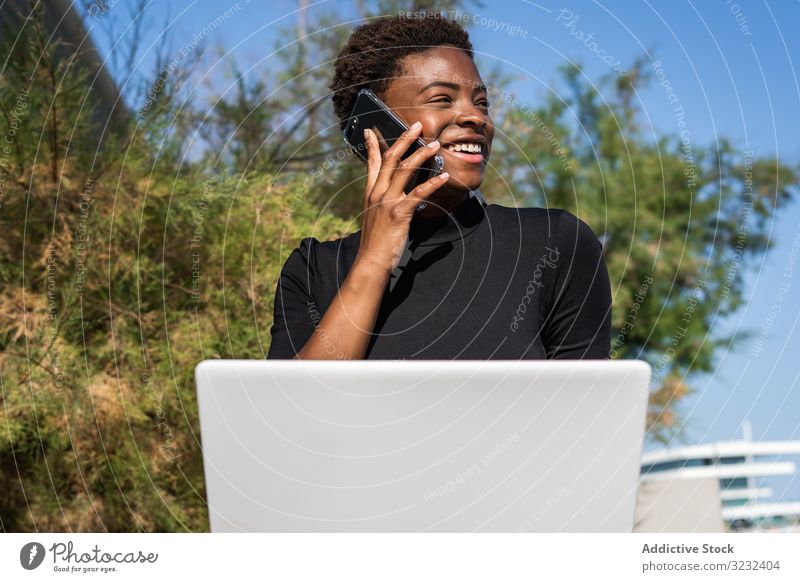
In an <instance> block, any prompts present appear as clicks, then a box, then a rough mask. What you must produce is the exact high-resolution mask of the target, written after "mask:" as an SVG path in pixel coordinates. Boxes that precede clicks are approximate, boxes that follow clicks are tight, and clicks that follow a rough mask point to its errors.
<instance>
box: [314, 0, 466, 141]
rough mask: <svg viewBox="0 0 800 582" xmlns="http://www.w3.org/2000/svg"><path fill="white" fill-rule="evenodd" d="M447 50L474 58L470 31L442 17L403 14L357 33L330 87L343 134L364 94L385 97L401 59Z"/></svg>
mask: <svg viewBox="0 0 800 582" xmlns="http://www.w3.org/2000/svg"><path fill="white" fill-rule="evenodd" d="M444 45H450V46H453V47H455V48H459V49H461V50H463V51H464V52H466V53H467V54H468V55H469V57H470V58H473V54H472V43H471V42H470V41H469V35H468V34H467V31H465V30H464V29H463V28H461V26H459V25H458V24H457V23H456V22H453V21H452V20H448V19H447V18H445V17H444V16H443V15H442V14H441V13H438V12H407V13H400V14H399V15H398V16H385V17H382V18H378V19H376V20H373V21H372V22H369V23H367V24H364V25H361V26H359V27H357V28H356V29H355V30H354V31H353V33H352V34H351V35H350V38H349V39H348V40H347V44H345V45H344V47H343V48H342V50H341V51H340V52H339V56H338V57H337V59H336V63H335V65H334V69H335V73H334V76H333V80H332V81H331V84H330V85H329V88H330V89H331V91H333V109H334V111H335V112H336V115H337V116H338V117H339V120H340V125H341V128H342V130H344V128H345V126H346V125H347V120H348V118H349V117H350V113H351V112H352V110H353V105H354V104H355V101H356V94H357V93H358V92H359V91H360V90H361V89H363V88H365V87H366V88H369V89H372V91H373V92H374V93H375V94H376V95H378V96H379V97H382V96H383V94H384V91H385V90H386V89H387V88H388V86H389V82H390V81H391V80H392V79H393V78H395V77H397V76H398V75H400V73H401V66H400V59H402V58H403V57H406V56H408V55H411V54H415V53H423V52H425V51H429V50H431V49H433V48H436V47H438V46H444Z"/></svg>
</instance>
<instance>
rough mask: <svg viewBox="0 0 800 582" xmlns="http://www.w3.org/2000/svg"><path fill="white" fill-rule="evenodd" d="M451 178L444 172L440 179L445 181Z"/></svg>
mask: <svg viewBox="0 0 800 582" xmlns="http://www.w3.org/2000/svg"><path fill="white" fill-rule="evenodd" d="M449 177H450V174H448V173H447V172H442V173H441V174H439V179H440V180H443V181H444V180H447V179H448V178H449Z"/></svg>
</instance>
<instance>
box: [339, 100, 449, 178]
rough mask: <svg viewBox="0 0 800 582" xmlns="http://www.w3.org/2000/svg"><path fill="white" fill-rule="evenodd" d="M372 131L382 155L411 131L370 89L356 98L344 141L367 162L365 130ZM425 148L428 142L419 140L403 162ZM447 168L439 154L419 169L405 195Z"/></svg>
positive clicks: (404, 155) (411, 146)
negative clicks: (407, 131) (405, 133)
mask: <svg viewBox="0 0 800 582" xmlns="http://www.w3.org/2000/svg"><path fill="white" fill-rule="evenodd" d="M366 127H368V128H370V129H371V130H372V131H373V132H374V133H375V136H376V137H377V138H378V144H379V145H380V148H381V153H383V152H384V151H386V150H387V149H389V148H390V147H392V144H394V142H395V141H397V139H398V138H399V137H400V136H401V135H402V134H403V132H404V131H406V130H407V129H408V126H407V125H406V124H405V123H403V120H402V119H400V118H399V117H398V116H397V115H395V113H394V112H393V111H392V110H391V109H389V107H388V106H387V105H386V104H385V103H384V102H383V101H381V100H380V99H379V98H378V96H377V95H375V93H373V92H372V91H371V90H369V89H361V90H360V91H359V92H358V94H357V95H356V103H355V105H354V106H353V111H352V113H351V114H350V118H349V119H348V121H347V125H346V126H345V129H344V141H346V142H347V143H348V144H350V147H352V148H353V151H355V153H356V154H358V155H359V156H360V157H361V159H363V160H365V161H366V159H367V145H366V143H365V141H364V128H366ZM422 147H425V142H424V141H422V139H420V138H417V140H416V142H414V143H412V144H411V145H409V146H408V149H407V150H406V152H405V153H404V154H403V157H402V159H406V158H407V157H408V156H410V155H411V154H413V153H414V152H415V151H417V149H418V148H422ZM443 168H444V159H443V158H442V156H441V155H440V154H436V155H435V156H433V158H430V159H429V160H427V161H426V162H425V163H424V164H423V165H422V167H420V169H418V170H417V171H416V172H414V174H413V175H412V176H411V179H410V180H409V181H408V184H407V185H406V188H405V191H406V193H408V192H411V191H412V190H413V189H414V188H416V187H417V186H418V185H419V184H422V183H424V182H426V181H428V180H430V179H431V178H433V177H434V176H437V175H439V174H441V172H442V169H443Z"/></svg>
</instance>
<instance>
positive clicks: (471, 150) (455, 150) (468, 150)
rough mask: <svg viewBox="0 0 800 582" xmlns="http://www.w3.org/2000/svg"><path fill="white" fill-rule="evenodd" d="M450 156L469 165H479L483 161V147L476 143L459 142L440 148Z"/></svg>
mask: <svg viewBox="0 0 800 582" xmlns="http://www.w3.org/2000/svg"><path fill="white" fill-rule="evenodd" d="M442 149H443V150H444V151H446V152H447V153H448V154H450V155H451V156H453V157H455V158H458V159H460V160H463V161H465V162H467V163H470V164H480V163H483V161H484V157H483V154H484V145H483V144H481V143H477V142H469V141H465V142H459V143H455V144H449V145H446V146H444V147H443V148H442Z"/></svg>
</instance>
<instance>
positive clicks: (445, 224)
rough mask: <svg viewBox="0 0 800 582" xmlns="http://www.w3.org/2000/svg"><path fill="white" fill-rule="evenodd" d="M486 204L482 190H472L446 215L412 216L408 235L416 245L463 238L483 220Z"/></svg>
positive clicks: (434, 243) (435, 243) (427, 244)
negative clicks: (430, 216)
mask: <svg viewBox="0 0 800 582" xmlns="http://www.w3.org/2000/svg"><path fill="white" fill-rule="evenodd" d="M485 206H486V201H485V199H484V197H483V194H481V192H480V190H470V192H469V195H468V196H465V197H464V200H462V201H461V202H460V203H459V204H458V206H456V207H455V208H453V209H452V210H451V211H449V212H448V213H447V214H446V215H444V216H434V217H432V218H421V217H417V216H415V217H414V218H412V220H411V225H410V226H409V229H408V237H409V239H410V240H411V241H413V242H414V243H416V246H429V245H438V244H441V243H444V242H450V241H454V240H458V239H460V238H463V237H465V236H467V235H468V234H469V233H471V232H472V231H473V230H475V229H476V228H478V226H479V225H480V223H481V222H482V221H483V217H484V215H485V211H484V208H485Z"/></svg>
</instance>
